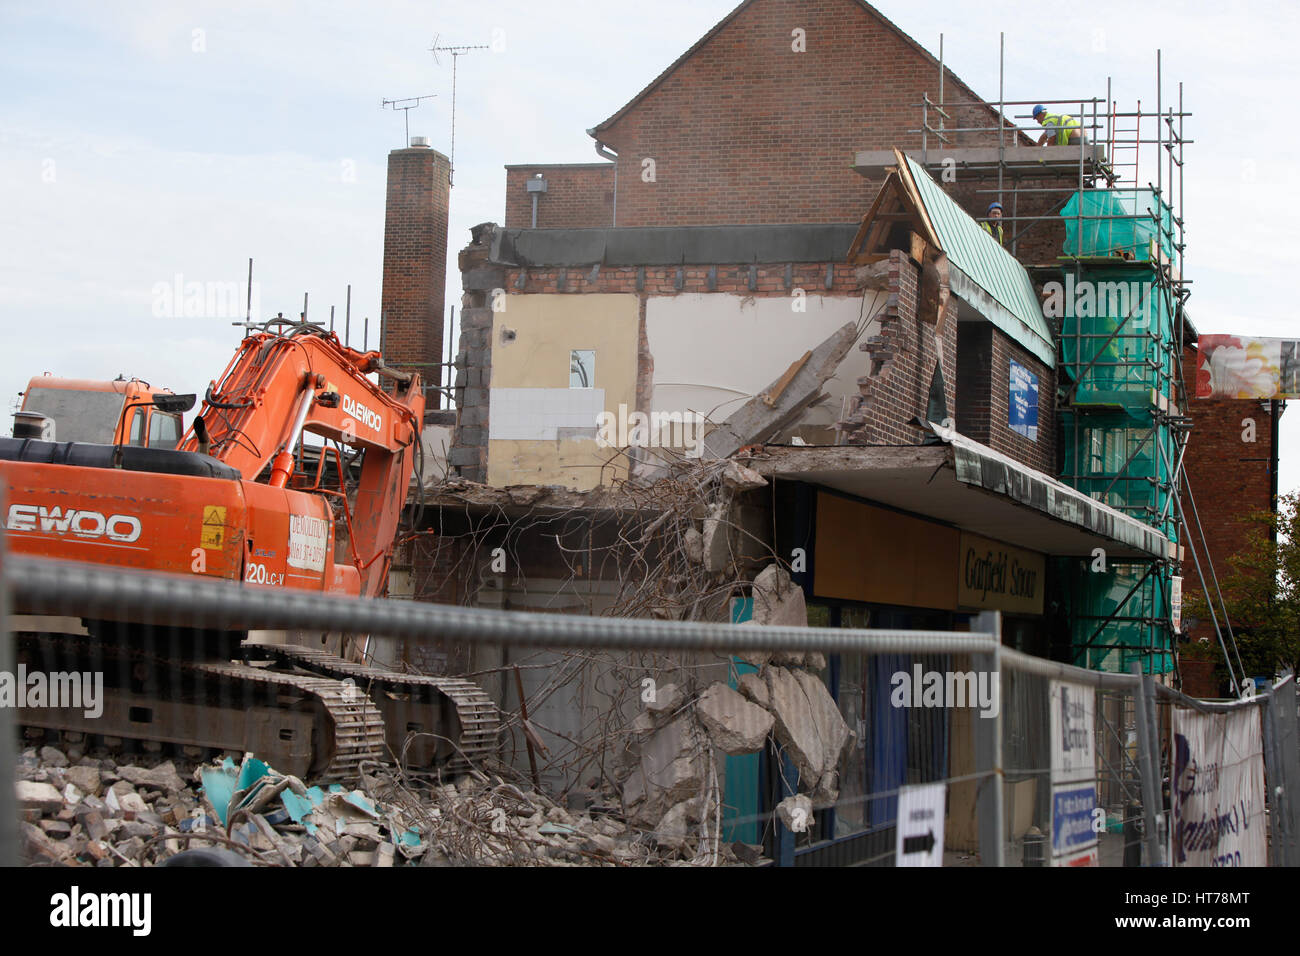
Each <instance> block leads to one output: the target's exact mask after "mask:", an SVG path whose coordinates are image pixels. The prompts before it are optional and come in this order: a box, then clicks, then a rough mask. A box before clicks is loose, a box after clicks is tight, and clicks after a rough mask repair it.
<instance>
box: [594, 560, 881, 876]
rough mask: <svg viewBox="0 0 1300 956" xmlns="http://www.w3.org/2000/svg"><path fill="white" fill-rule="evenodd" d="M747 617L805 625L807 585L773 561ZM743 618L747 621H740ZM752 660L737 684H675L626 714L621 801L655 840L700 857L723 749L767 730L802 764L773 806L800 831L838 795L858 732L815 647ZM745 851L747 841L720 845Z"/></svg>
mask: <svg viewBox="0 0 1300 956" xmlns="http://www.w3.org/2000/svg"><path fill="white" fill-rule="evenodd" d="M753 594H754V613H753V620H752V622H746V623H753V624H768V625H780V626H786V627H803V626H806V625H807V620H808V618H807V611H806V608H805V606H804V599H803V591H802V590H801V589H800V588H798V587H797V586H795V585H794V583H793V582H792V581H791V580H790V576H789V574H788V573H787V572H786V571H785V570H784V569H783V568H781V567H780V566H778V565H775V564H774V565H771V566H769V567H768V568H766V569H765V570H763V571H762V572H761V573H760V574H759V575H758V577H757V578H755V580H754V586H753ZM742 626H743V625H742ZM740 656H741V658H742V659H743V660H745V661H747V662H748V663H750V664H752V665H753V666H755V667H756V668H758V671H757V673H748V674H743V675H741V676H740V678H739V680H738V681H737V688H736V689H733V688H731V687H730V686H728V684H726V683H724V682H721V681H718V682H715V683H713V684H711V685H710V686H708V687H707V688H705V689H704V691H703V692H702V693H700V694H698V696H692V695H689V694H687V693H686V692H685V691H684V690H683V689H682V688H680V687H678V686H677V685H675V684H668V685H666V686H664V687H661V688H658V690H657V692H656V694H655V699H654V701H652V702H649V703H647V704H646V708H645V711H644V712H643V713H641V714H639V715H638V716H637V717H636V719H635V720H633V721H632V723H631V726H630V728H629V730H630V734H629V738H630V739H629V742H628V744H627V745H626V746H625V748H624V751H623V754H622V772H621V775H620V777H619V782H620V784H621V785H622V797H623V809H624V812H625V814H626V816H627V819H628V820H629V821H630V822H632V823H635V824H637V825H639V826H644V827H647V828H648V829H650V830H652V831H653V832H654V833H655V834H656V837H657V838H658V840H659V841H660V843H662V844H664V845H669V846H675V847H677V848H679V849H681V850H682V851H683V852H691V851H694V852H695V854H696V857H695V858H696V860H697V861H698V860H699V858H700V857H701V856H702V855H707V854H708V853H710V852H711V851H712V850H713V848H714V847H716V845H717V843H718V841H719V840H720V839H721V832H720V831H721V826H720V816H721V815H720V812H719V810H720V807H721V795H720V793H719V792H718V790H719V788H718V783H717V781H718V776H719V769H718V768H719V766H720V763H721V759H722V757H723V756H724V755H739V754H747V753H756V752H758V751H760V750H762V749H763V747H764V746H765V745H766V743H767V739H768V736H769V735H771V736H772V737H773V738H774V739H775V741H776V743H777V745H778V746H779V747H780V749H781V751H782V753H784V754H785V755H787V756H788V757H789V758H790V759H791V761H792V762H793V764H794V766H795V769H796V770H798V774H799V777H798V787H797V792H796V793H795V794H793V795H792V796H790V797H788V798H787V799H785V800H783V801H782V802H781V804H780V805H778V807H777V815H778V816H779V817H780V819H781V820H782V822H784V823H785V824H786V826H788V827H790V828H791V829H793V830H796V831H803V830H806V829H807V828H808V827H810V826H811V825H812V824H813V822H814V819H813V815H812V811H813V808H815V807H829V806H832V805H834V803H835V801H836V800H837V799H838V798H839V767H840V762H841V760H842V759H843V758H844V757H845V756H846V755H847V753H848V752H849V749H850V747H851V746H852V744H853V741H854V737H855V735H854V733H853V732H852V731H851V730H850V729H849V727H848V725H847V724H846V723H845V721H844V718H843V717H842V716H841V715H840V712H839V708H838V706H837V705H836V703H835V701H834V699H833V698H832V697H831V695H830V692H829V691H828V690H827V689H826V685H825V684H824V683H823V682H822V680H821V679H820V678H819V677H818V676H817V675H816V674H815V673H813V672H814V671H819V670H822V669H823V668H825V667H826V659H825V657H824V655H822V654H819V653H816V652H794V653H789V652H786V653H772V652H768V651H755V652H750V653H745V654H742V655H740ZM724 849H725V850H727V851H735V852H738V853H740V854H741V856H742V858H743V857H744V856H745V854H746V853H747V852H752V851H753V848H744V847H741V846H736V847H728V848H724Z"/></svg>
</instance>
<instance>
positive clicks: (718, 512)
mask: <svg viewBox="0 0 1300 956" xmlns="http://www.w3.org/2000/svg"><path fill="white" fill-rule="evenodd" d="M726 516H727V506H726V504H725V503H723V502H718V503H717V504H715V505H713V506H712V507H711V508H710V509H709V517H707V518H705V519H704V538H703V549H704V568H705V570H706V571H712V572H714V573H717V572H719V571H723V570H725V569H726V567H727V565H728V563H730V561H731V541H730V539H729V537H730V536H729V534H728V532H729V531H730V529H731V526H730V525H729V524H728V523H727V520H726Z"/></svg>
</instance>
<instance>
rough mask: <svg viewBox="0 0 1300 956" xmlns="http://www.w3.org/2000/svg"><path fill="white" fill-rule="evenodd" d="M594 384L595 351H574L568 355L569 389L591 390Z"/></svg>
mask: <svg viewBox="0 0 1300 956" xmlns="http://www.w3.org/2000/svg"><path fill="white" fill-rule="evenodd" d="M595 383H596V350H595V349H574V350H573V351H572V352H570V353H569V388H592V387H594V385H595Z"/></svg>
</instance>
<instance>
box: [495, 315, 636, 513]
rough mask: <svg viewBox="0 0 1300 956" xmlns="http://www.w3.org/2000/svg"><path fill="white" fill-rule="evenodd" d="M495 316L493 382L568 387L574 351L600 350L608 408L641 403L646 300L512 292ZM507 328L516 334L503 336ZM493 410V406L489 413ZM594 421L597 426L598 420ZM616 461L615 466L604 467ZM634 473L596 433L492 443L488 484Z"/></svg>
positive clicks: (601, 479) (596, 480)
mask: <svg viewBox="0 0 1300 956" xmlns="http://www.w3.org/2000/svg"><path fill="white" fill-rule="evenodd" d="M505 305H506V307H505V310H504V311H502V312H498V313H496V314H494V315H493V317H492V377H491V382H490V383H489V387H490V388H539V389H540V388H546V389H557V388H558V389H565V388H568V387H569V353H570V351H572V350H573V349H594V350H595V352H596V373H595V380H594V381H593V383H592V385H593V387H594V388H598V389H604V391H605V410H606V411H609V412H611V413H613V414H614V415H615V416H617V415H618V407H619V405H620V403H621V404H624V405H626V406H627V408H628V410H629V411H632V410H634V409H635V408H636V371H637V338H638V317H639V302H638V299H637V296H635V295H631V294H610V295H510V296H507V297H506V299H505ZM503 330H511V331H513V332H514V339H513V341H503ZM490 415H491V412H490V411H489V416H490ZM591 425H592V427H593V428H594V427H595V425H596V422H595V421H592V422H591ZM611 459H612V460H613V462H614V463H615V465H616V466H617V467H616V468H615V469H606V470H605V471H604V473H603V474H602V471H601V465H602V464H603V463H604V462H606V461H610V460H611ZM626 476H627V459H626V457H624V456H623V455H621V454H619V453H618V450H617V449H615V448H601V447H600V446H599V445H597V443H596V441H595V440H594V438H593V439H589V440H588V439H569V438H565V439H558V440H556V441H522V440H516V439H510V440H506V439H492V440H490V441H489V442H488V484H490V485H495V486H498V487H500V486H502V485H517V484H530V485H542V484H557V485H564V486H566V487H569V488H575V489H579V490H586V489H588V488H594V487H596V486H597V485H599V484H602V483H604V484H608V483H609V481H610V480H611V479H613V478H625V477H626Z"/></svg>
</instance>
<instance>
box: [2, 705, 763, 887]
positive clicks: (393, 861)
mask: <svg viewBox="0 0 1300 956" xmlns="http://www.w3.org/2000/svg"><path fill="white" fill-rule="evenodd" d="M668 687H669V688H672V685H668ZM663 690H664V689H663V688H661V690H660V692H661V693H662V692H663ZM673 696H674V697H675V699H676V701H677V706H678V707H680V706H682V705H683V704H684V703H685V702H686V697H685V695H683V694H682V693H681V692H680V690H678V689H676V688H673ZM46 749H48V750H52V751H54V750H55V748H52V747H51V748H46ZM642 749H643V751H644V754H643V759H642V761H641V764H640V766H639V767H638V771H639V772H640V773H641V774H642V775H643V779H645V778H646V777H648V779H649V781H650V786H651V787H652V788H654V789H656V790H657V791H658V792H659V794H660V797H659V798H657V799H656V801H655V803H656V805H657V806H658V807H660V808H661V809H659V810H658V811H657V814H658V815H657V816H656V818H655V819H654V821H653V823H655V824H659V823H660V820H661V819H662V820H665V821H666V827H665V828H664V830H663V832H659V831H657V830H655V829H652V828H647V827H646V826H643V825H637V824H636V823H633V822H632V821H630V820H627V819H625V818H623V817H622V815H621V814H620V812H619V810H620V808H619V807H618V805H617V803H616V802H615V801H616V795H615V794H614V793H613V792H612V791H609V792H602V791H601V790H600V789H599V788H594V789H587V790H583V791H580V792H577V793H576V797H577V799H571V798H574V797H575V794H574V793H569V794H565V795H561V796H557V797H556V798H555V799H552V798H551V797H549V796H547V795H545V794H542V793H538V792H536V791H534V790H531V789H528V788H527V787H525V786H522V785H516V784H515V783H511V782H509V781H508V780H507V779H505V777H504V776H502V774H509V773H511V771H508V770H506V769H505V768H498V769H499V770H500V774H496V773H486V772H479V771H475V772H474V773H473V774H472V775H470V776H467V777H462V778H460V779H459V780H457V781H456V782H455V783H432V782H429V781H427V780H425V779H423V778H421V779H419V780H414V779H410V778H407V777H406V776H405V775H404V774H403V773H402V772H401V771H398V770H396V769H393V768H390V767H378V766H376V767H364V768H363V770H362V772H361V777H360V780H359V785H358V786H355V787H353V788H352V789H348V788H346V787H344V786H340V785H339V784H319V785H313V786H308V785H306V784H305V783H304V782H303V781H300V780H298V779H297V778H295V777H291V776H286V775H282V774H280V773H278V772H276V771H275V769H274V768H272V767H269V766H267V765H266V764H265V763H263V762H261V761H259V760H257V759H256V758H255V757H254V756H253V755H251V754H246V755H244V757H243V758H242V760H240V761H238V762H236V760H235V759H233V758H232V757H226V758H224V759H223V760H221V761H219V762H217V763H215V764H214V763H208V764H204V765H196V764H187V765H181V766H178V765H179V764H182V761H179V760H178V761H176V762H171V761H168V762H166V763H162V764H159V765H158V766H154V767H144V766H139V765H137V764H124V765H121V766H118V765H117V764H115V763H113V761H112V760H108V759H103V760H99V759H93V758H81V760H84V761H85V762H84V763H81V762H80V761H79V764H78V765H77V766H74V767H57V766H52V765H46V764H45V763H44V762H43V761H42V759H41V754H40V753H39V752H38V751H37V750H36V749H28V750H27V751H25V752H24V753H23V754H22V755H21V757H20V759H19V760H18V761H17V763H18V767H19V770H18V774H19V777H20V779H19V780H18V781H17V782H16V784H15V787H16V790H15V794H16V797H17V802H18V804H19V807H20V809H21V811H22V813H23V818H22V820H21V821H20V834H19V835H20V848H21V852H22V855H23V859H24V860H25V862H27V863H28V864H32V865H43V866H50V865H57V866H69V867H83V866H142V867H150V866H163V865H177V866H199V865H230V864H229V862H226V863H215V862H214V861H217V860H220V859H222V858H225V859H226V860H236V859H238V860H242V861H243V865H254V866H292V867H298V866H301V867H313V866H331V867H356V866H368V867H393V866H456V865H462V866H463V865H493V864H498V865H527V866H643V865H663V864H665V863H677V864H685V863H687V862H690V861H692V860H694V859H695V858H696V857H697V856H698V855H699V849H698V848H699V846H700V845H701V840H700V838H699V837H700V834H699V832H698V831H699V830H700V829H701V826H702V824H701V822H700V821H701V820H702V819H703V818H704V813H703V808H704V806H705V801H704V799H703V796H702V794H704V793H706V792H707V781H708V780H709V778H710V773H709V764H708V760H709V754H710V749H709V745H708V740H707V738H706V737H705V736H704V735H703V733H702V732H700V731H699V730H698V728H697V727H696V725H695V723H694V718H693V716H691V715H690V714H687V715H684V716H682V717H679V718H677V719H675V720H671V721H669V722H668V723H667V724H665V725H664V726H661V727H657V728H654V732H653V734H652V735H650V736H649V737H648V738H647V739H646V742H645V746H644V747H643V748H642ZM55 752H56V753H58V751H55ZM60 756H62V754H60ZM56 760H57V758H56ZM54 771H63V772H64V773H66V774H67V776H68V777H69V780H68V781H67V782H65V783H64V789H63V791H62V792H60V790H59V788H58V787H57V786H56V785H55V784H54V783H53V782H51V778H52V775H53V772H54ZM38 776H39V777H42V778H44V779H39V780H38V779H35V778H37V777H38ZM520 779H522V778H520ZM187 780H190V781H193V782H188V783H187V782H186V781H187ZM178 781H179V784H178ZM204 783H210V784H211V785H213V787H215V788H216V790H215V792H208V790H207V788H205V787H204V785H203V784H204ZM227 784H228V785H229V789H228V790H227V789H224V785H227ZM105 787H106V788H107V789H105ZM94 791H100V793H98V794H97V793H96V792H94ZM643 802H644V801H643ZM566 804H568V806H566ZM710 806H712V805H710ZM652 815H653V814H652ZM174 857H175V858H177V859H176V861H175V863H170V862H169V861H170V860H172V858H174ZM747 857H748V859H747V862H746V863H743V864H742V863H741V862H740V858H739V856H738V854H737V852H736V851H735V850H734V849H732V848H731V847H721V848H719V849H718V851H717V852H713V851H712V850H710V856H709V862H712V863H716V864H717V865H732V866H735V865H752V864H753V863H754V862H757V858H755V857H753V855H752V854H747Z"/></svg>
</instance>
